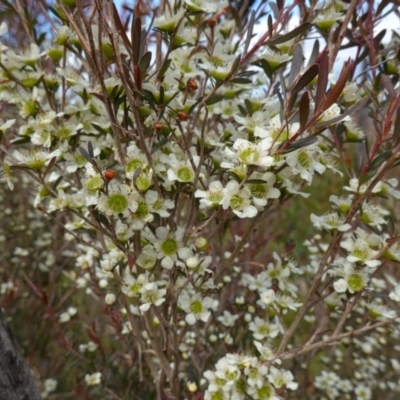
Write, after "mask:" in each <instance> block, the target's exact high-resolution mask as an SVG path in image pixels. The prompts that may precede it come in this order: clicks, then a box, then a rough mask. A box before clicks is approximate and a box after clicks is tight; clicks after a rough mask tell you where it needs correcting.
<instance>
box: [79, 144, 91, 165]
mask: <svg viewBox="0 0 400 400" xmlns="http://www.w3.org/2000/svg"><path fill="white" fill-rule="evenodd" d="M79 151H80V153H81V154H82V155H83V157H84V158H85V160H86V161H88V162H90V163H91V162H92V159H91V158H90V156H89V153H88V152H87V151H86V149H84V148H83V147H79Z"/></svg>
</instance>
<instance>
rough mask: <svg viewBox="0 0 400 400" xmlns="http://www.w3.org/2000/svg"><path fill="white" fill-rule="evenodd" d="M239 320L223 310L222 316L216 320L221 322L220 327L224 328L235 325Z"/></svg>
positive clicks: (237, 316)
mask: <svg viewBox="0 0 400 400" xmlns="http://www.w3.org/2000/svg"><path fill="white" fill-rule="evenodd" d="M238 318H239V315H234V314H231V313H230V312H229V311H227V310H224V313H223V315H220V316H219V317H218V318H217V319H218V321H219V322H221V324H222V325H224V326H226V327H232V326H234V325H235V322H236V320H237V319H238Z"/></svg>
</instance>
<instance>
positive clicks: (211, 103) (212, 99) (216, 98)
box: [205, 94, 224, 106]
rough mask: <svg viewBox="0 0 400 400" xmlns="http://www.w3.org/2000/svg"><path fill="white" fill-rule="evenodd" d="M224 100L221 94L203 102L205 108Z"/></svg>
mask: <svg viewBox="0 0 400 400" xmlns="http://www.w3.org/2000/svg"><path fill="white" fill-rule="evenodd" d="M223 98H224V95H223V94H215V95H214V96H211V97H210V98H208V99H207V100H206V101H205V104H206V106H211V105H213V104H215V103H218V102H219V101H221V100H222V99H223Z"/></svg>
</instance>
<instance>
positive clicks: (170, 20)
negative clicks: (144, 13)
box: [153, 7, 185, 32]
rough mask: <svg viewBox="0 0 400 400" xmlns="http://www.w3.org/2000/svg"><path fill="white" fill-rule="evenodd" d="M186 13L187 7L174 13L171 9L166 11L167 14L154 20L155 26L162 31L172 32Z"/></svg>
mask: <svg viewBox="0 0 400 400" xmlns="http://www.w3.org/2000/svg"><path fill="white" fill-rule="evenodd" d="M184 14H185V9H184V8H183V7H182V8H180V9H179V11H178V12H177V13H173V14H171V13H170V12H169V11H166V13H165V14H163V15H161V16H159V17H158V18H156V19H155V20H154V23H153V26H154V28H157V29H160V30H161V31H165V32H172V31H173V30H174V29H175V28H176V26H177V25H178V22H179V21H180V20H181V19H182V18H183V15H184Z"/></svg>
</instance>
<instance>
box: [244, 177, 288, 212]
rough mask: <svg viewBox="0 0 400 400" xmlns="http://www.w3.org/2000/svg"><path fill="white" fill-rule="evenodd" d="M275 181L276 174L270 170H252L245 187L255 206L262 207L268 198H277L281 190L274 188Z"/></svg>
mask: <svg viewBox="0 0 400 400" xmlns="http://www.w3.org/2000/svg"><path fill="white" fill-rule="evenodd" d="M254 180H256V181H254ZM261 181H263V182H261ZM275 182H276V176H275V174H274V173H272V172H265V173H264V174H261V173H259V172H254V173H253V174H251V176H250V179H249V181H248V182H246V187H247V188H248V189H249V191H250V193H251V195H252V196H253V202H254V204H255V205H256V206H257V207H264V206H265V205H266V204H267V202H268V199H278V198H279V197H280V195H281V192H280V191H279V189H277V188H274V184H275Z"/></svg>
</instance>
